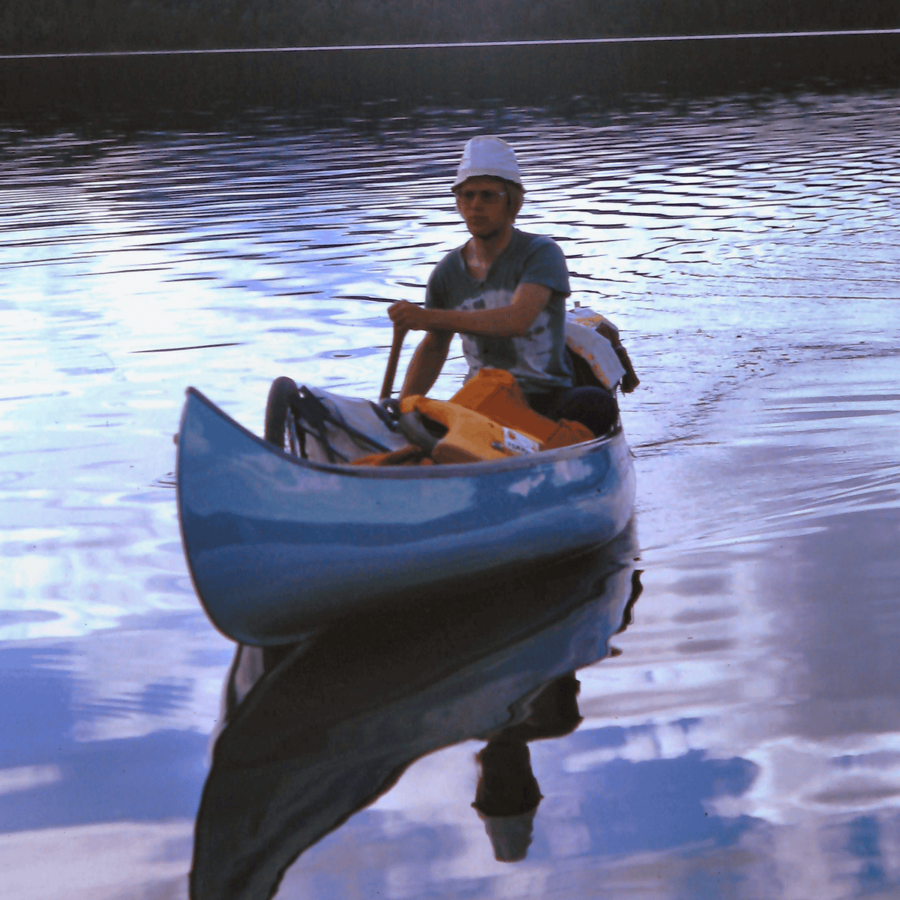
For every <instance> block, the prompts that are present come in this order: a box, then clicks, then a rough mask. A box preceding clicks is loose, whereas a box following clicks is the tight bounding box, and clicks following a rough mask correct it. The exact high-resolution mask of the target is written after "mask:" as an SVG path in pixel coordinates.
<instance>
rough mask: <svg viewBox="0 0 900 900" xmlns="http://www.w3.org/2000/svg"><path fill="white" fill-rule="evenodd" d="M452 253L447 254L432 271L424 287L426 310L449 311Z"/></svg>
mask: <svg viewBox="0 0 900 900" xmlns="http://www.w3.org/2000/svg"><path fill="white" fill-rule="evenodd" d="M453 262H454V261H453V253H452V252H451V253H448V254H447V255H446V256H445V257H444V258H443V259H442V260H441V261H440V262H439V263H438V264H437V265H436V266H435V267H434V268H433V269H432V270H431V275H429V277H428V283H427V284H426V285H425V308H426V309H450V308H451V304H450V301H449V294H450V293H451V291H452V288H451V287H450V286H449V284H448V281H451V280H452V277H453V268H454V265H453Z"/></svg>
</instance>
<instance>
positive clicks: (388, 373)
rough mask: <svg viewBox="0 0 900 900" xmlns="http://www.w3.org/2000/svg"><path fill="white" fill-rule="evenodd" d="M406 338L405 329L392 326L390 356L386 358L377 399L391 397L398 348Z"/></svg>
mask: <svg viewBox="0 0 900 900" xmlns="http://www.w3.org/2000/svg"><path fill="white" fill-rule="evenodd" d="M405 337H406V329H405V328H401V327H400V326H399V325H395V326H394V340H393V343H392V344H391V355H390V356H389V357H388V364H387V369H386V370H385V373H384V381H383V382H382V384H381V396H380V398H379V399H381V400H386V399H387V398H388V397H390V396H391V391H392V390H393V389H394V378H395V377H396V375H397V363H398V362H399V360H400V348H401V347H402V346H403V339H404V338H405Z"/></svg>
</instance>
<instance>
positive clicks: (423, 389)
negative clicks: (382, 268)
mask: <svg viewBox="0 0 900 900" xmlns="http://www.w3.org/2000/svg"><path fill="white" fill-rule="evenodd" d="M408 305H409V306H411V307H412V308H413V309H419V307H418V306H413V305H412V304H411V303H410V304H408ZM392 308H393V307H392ZM428 312H431V310H428ZM451 340H453V332H452V331H429V332H428V334H426V335H425V337H424V338H423V340H422V343H421V344H419V346H418V347H417V348H416V352H415V353H414V354H413V358H412V360H411V361H410V364H409V368H408V369H407V370H406V378H405V379H404V381H403V389H402V390H401V391H400V398H401V399H402V398H403V397H408V396H410V395H411V394H422V395H425V394H427V393H428V392H429V391H430V390H431V388H432V385H433V384H434V383H435V381H437V377H438V375H440V374H441V369H442V368H443V367H444V363H445V362H446V361H447V353H449V351H450V341H451Z"/></svg>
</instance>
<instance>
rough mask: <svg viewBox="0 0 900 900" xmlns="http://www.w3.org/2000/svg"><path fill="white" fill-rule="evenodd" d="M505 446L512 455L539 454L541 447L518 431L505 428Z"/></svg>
mask: <svg viewBox="0 0 900 900" xmlns="http://www.w3.org/2000/svg"><path fill="white" fill-rule="evenodd" d="M503 446H504V447H506V449H507V450H509V451H510V452H511V453H518V454H522V453H537V452H538V450H540V449H541V445H540V444H539V443H538V442H537V441H535V440H532V439H531V438H530V437H528V436H527V435H524V434H519V432H518V431H513V430H512V429H511V428H507V427H506V426H503Z"/></svg>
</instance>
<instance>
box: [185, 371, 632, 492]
mask: <svg viewBox="0 0 900 900" xmlns="http://www.w3.org/2000/svg"><path fill="white" fill-rule="evenodd" d="M185 394H186V395H187V396H188V397H191V396H193V397H195V398H196V399H197V400H199V401H201V402H202V403H203V404H204V405H205V406H207V407H208V408H209V409H210V410H212V411H213V412H215V413H217V414H218V415H219V416H221V417H222V418H224V419H226V420H227V421H228V422H229V423H230V424H231V425H233V426H234V427H235V428H237V429H239V430H240V431H241V432H243V433H244V434H245V435H246V436H247V437H249V438H252V439H253V440H254V441H255V442H256V443H258V444H260V445H261V446H263V447H265V448H266V449H267V450H268V451H269V452H270V453H272V454H274V455H275V456H280V457H281V458H282V459H284V460H285V461H286V462H289V463H292V464H294V465H298V466H300V467H301V468H306V469H313V470H316V471H320V472H323V473H328V474H332V475H340V476H342V477H345V478H364V479H365V478H375V479H392V478H399V479H403V480H406V479H413V480H415V479H420V478H426V479H434V478H457V477H459V476H460V475H471V476H476V475H491V474H494V473H500V472H508V471H511V470H515V469H528V468H532V467H533V466H535V465H538V464H540V465H545V464H548V463H554V462H563V461H565V460H567V459H572V458H576V457H579V456H583V455H584V454H585V453H590V452H593V451H595V450H599V449H600V448H601V447H602V446H603V445H604V444H608V443H612V442H613V441H615V440H616V439H617V438H620V437H622V435H623V428H622V420H621V418H619V419H617V420H616V424H615V426H614V428H613V429H612V430H611V431H608V432H607V433H606V434H604V435H601V436H600V437H597V438H594V439H593V440H590V441H583V442H581V443H579V444H570V445H569V446H568V447H559V448H557V449H555V450H542V451H541V452H540V453H534V454H527V455H523V456H512V457H508V458H506V459H499V460H486V461H484V462H477V463H450V464H442V465H436V466H354V465H351V464H350V463H326V462H317V461H314V460H310V459H303V458H302V457H300V456H295V455H294V454H292V453H288V452H287V451H285V450H283V449H281V448H279V447H276V446H275V445H274V444H271V443H269V442H268V441H267V440H265V438H261V437H259V435H257V434H254V433H253V432H252V431H250V429H249V428H245V427H244V426H243V425H241V423H240V422H238V421H237V420H236V419H233V418H232V417H231V416H229V415H228V413H226V412H225V411H224V410H222V409H220V408H219V407H218V406H216V404H215V403H213V402H212V401H211V400H210V399H209V398H208V397H206V396H205V395H204V394H203V393H202V392H201V391H199V390H197V388H194V387H189V388H187V390H186V391H185Z"/></svg>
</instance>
